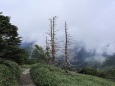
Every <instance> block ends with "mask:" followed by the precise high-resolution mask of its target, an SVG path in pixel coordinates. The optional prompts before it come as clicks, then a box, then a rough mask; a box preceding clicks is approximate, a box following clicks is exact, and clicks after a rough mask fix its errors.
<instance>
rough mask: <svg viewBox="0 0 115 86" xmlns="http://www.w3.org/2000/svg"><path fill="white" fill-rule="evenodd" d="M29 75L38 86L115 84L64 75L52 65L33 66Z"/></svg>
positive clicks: (68, 74) (113, 85)
mask: <svg viewBox="0 0 115 86" xmlns="http://www.w3.org/2000/svg"><path fill="white" fill-rule="evenodd" d="M30 72H31V75H32V77H33V80H34V82H35V83H36V84H37V85H39V86H115V82H112V81H109V80H106V79H102V78H98V77H95V76H90V75H83V74H77V73H75V72H69V73H65V72H64V71H62V70H61V69H59V68H57V67H54V66H52V65H45V64H41V63H39V64H35V65H33V66H32V67H31V70H30Z"/></svg>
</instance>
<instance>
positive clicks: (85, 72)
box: [78, 68, 100, 76]
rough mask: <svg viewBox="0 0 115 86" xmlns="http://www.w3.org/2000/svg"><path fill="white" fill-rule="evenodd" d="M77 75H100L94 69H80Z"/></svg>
mask: <svg viewBox="0 0 115 86" xmlns="http://www.w3.org/2000/svg"><path fill="white" fill-rule="evenodd" d="M78 73H82V74H88V75H93V76H98V75H99V74H100V72H98V71H97V70H96V69H93V68H82V69H81V70H79V71H78Z"/></svg>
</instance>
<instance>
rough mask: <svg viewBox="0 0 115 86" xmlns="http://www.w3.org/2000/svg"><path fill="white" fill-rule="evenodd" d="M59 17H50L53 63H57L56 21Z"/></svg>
mask: <svg viewBox="0 0 115 86" xmlns="http://www.w3.org/2000/svg"><path fill="white" fill-rule="evenodd" d="M56 19H57V17H56V16H55V17H53V18H52V19H50V36H51V52H52V63H53V64H55V54H56V50H55V25H56V23H55V21H56Z"/></svg>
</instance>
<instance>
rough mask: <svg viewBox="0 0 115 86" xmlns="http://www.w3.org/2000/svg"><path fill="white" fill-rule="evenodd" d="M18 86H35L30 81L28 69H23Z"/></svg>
mask: <svg viewBox="0 0 115 86" xmlns="http://www.w3.org/2000/svg"><path fill="white" fill-rule="evenodd" d="M19 86H36V85H35V84H34V82H33V81H32V78H31V75H30V68H27V69H24V71H23V72H22V75H21V77H20V84H19Z"/></svg>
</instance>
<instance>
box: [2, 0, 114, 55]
mask: <svg viewBox="0 0 115 86" xmlns="http://www.w3.org/2000/svg"><path fill="white" fill-rule="evenodd" d="M0 11H2V12H3V14H4V15H7V16H10V17H11V22H12V24H14V25H16V26H17V27H18V28H19V30H18V32H19V34H20V35H21V36H22V37H23V41H32V40H37V42H38V44H40V45H43V44H44V41H45V37H46V34H45V32H48V30H49V28H50V26H49V25H50V23H49V20H48V19H49V18H52V17H53V16H58V19H57V21H56V23H57V26H56V29H58V30H60V31H59V32H58V34H57V35H58V36H57V37H58V38H61V37H62V38H64V37H63V36H64V35H63V34H64V22H65V21H67V26H68V29H69V30H68V31H69V33H70V34H71V36H72V37H73V38H74V39H75V40H76V41H77V42H79V41H82V42H83V43H84V44H85V46H86V47H87V49H93V48H96V49H97V52H99V53H100V52H102V50H106V51H107V52H108V53H110V54H111V53H114V52H115V0H0Z"/></svg>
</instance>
